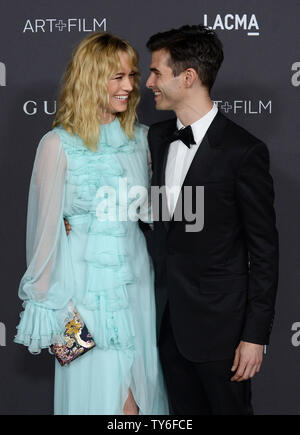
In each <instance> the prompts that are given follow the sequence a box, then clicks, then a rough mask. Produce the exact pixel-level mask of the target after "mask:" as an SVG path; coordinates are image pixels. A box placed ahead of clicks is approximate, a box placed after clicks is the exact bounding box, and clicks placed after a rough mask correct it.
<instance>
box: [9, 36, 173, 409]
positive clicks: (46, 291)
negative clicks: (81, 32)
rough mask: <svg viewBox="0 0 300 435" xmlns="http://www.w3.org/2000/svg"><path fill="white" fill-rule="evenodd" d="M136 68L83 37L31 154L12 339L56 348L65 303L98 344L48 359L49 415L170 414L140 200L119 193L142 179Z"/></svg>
mask: <svg viewBox="0 0 300 435" xmlns="http://www.w3.org/2000/svg"><path fill="white" fill-rule="evenodd" d="M137 63H138V59H137V54H136V52H135V51H134V49H133V48H132V47H131V46H130V45H129V44H128V43H127V42H126V41H124V40H122V39H120V38H117V37H115V36H113V35H110V34H108V33H96V34H92V35H90V36H88V37H87V38H85V39H84V40H83V41H82V42H81V43H80V44H79V46H78V47H77V49H76V50H75V53H74V54H73V57H72V59H71V61H70V63H69V65H68V68H67V70H66V73H65V76H64V80H63V84H62V89H61V93H60V102H59V107H58V111H57V113H56V116H55V121H54V129H53V130H52V131H50V132H48V133H47V134H46V135H45V136H44V137H43V138H42V140H41V142H40V144H39V147H38V150H37V154H36V159H35V163H34V168H33V174H32V179H31V185H30V193H29V205H28V224H27V225H28V227H27V262H28V269H27V271H26V273H25V275H24V277H23V278H22V281H21V284H20V289H19V296H20V298H21V299H22V300H24V303H23V306H24V308H25V310H24V312H23V313H22V317H21V321H20V324H19V326H18V333H17V335H16V337H15V342H17V343H21V344H24V345H26V346H28V348H29V351H31V352H32V353H39V352H40V350H41V349H42V348H46V347H49V346H50V345H51V344H53V343H60V342H61V336H62V333H63V331H64V325H65V322H66V319H68V306H69V303H70V301H71V302H72V303H73V304H74V305H75V306H76V308H77V310H78V312H79V314H80V316H81V317H82V319H83V321H84V322H85V324H86V326H87V328H88V330H89V332H90V333H91V335H92V336H93V339H94V341H95V343H96V347H94V348H93V349H91V350H90V351H89V352H87V353H86V354H84V355H82V356H80V357H79V358H77V359H76V360H74V361H72V362H71V363H70V364H68V365H67V366H64V367H62V366H60V364H59V363H58V362H57V361H56V362H55V364H56V365H55V397H54V412H55V414H138V413H139V414H166V413H168V409H167V401H166V396H165V392H164V386H163V381H162V377H161V371H160V366H159V362H158V355H157V348H156V340H155V305H154V291H153V272H152V266H151V263H150V260H149V256H148V253H147V248H146V243H145V239H144V236H143V234H142V232H141V230H140V229H139V226H138V222H137V216H138V212H139V211H140V208H141V207H142V206H143V204H144V203H145V202H146V197H147V195H146V193H145V194H144V195H143V194H140V197H139V195H136V197H134V196H132V195H131V196H130V195H128V192H129V191H130V189H131V188H132V187H134V186H137V185H138V186H142V187H144V190H143V191H144V192H146V189H147V188H148V183H149V174H148V168H147V139H146V134H147V129H146V127H145V126H142V125H140V124H138V123H136V106H137V104H138V101H139V92H138V69H137ZM103 189H104V191H105V189H106V191H105V194H103ZM107 189H111V190H112V191H113V194H112V195H108V194H107ZM132 191H133V192H134V189H133V190H132V189H131V192H132ZM139 192H141V189H140V190H139ZM107 196H109V198H108V199H107ZM111 198H113V199H114V204H110V201H111ZM135 201H136V205H137V207H136V216H132V207H131V219H128V216H126V217H127V218H126V219H125V218H124V216H125V215H126V213H127V211H128V210H129V208H130V206H132V204H133V203H134V202H135ZM112 210H113V211H115V212H116V211H117V212H118V213H115V216H116V218H113V216H112V214H113V213H112ZM124 211H125V213H124ZM121 212H122V213H121ZM107 213H108V215H107ZM121 215H122V216H121ZM120 216H121V217H120ZM64 218H66V219H67V220H68V221H69V223H70V225H71V226H72V231H71V232H70V235H69V236H67V235H66V231H65V226H64V220H63V219H64Z"/></svg>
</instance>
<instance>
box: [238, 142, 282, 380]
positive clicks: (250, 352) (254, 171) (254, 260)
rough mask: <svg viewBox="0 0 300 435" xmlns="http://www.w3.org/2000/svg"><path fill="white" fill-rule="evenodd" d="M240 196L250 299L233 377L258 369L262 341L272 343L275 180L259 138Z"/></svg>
mask: <svg viewBox="0 0 300 435" xmlns="http://www.w3.org/2000/svg"><path fill="white" fill-rule="evenodd" d="M236 188H237V190H236V191H237V198H238V204H239V209H240V213H241V216H242V221H243V227H244V233H245V238H246V243H247V248H248V253H249V285H248V301H247V307H246V314H245V323H244V329H243V333H242V340H241V342H240V344H239V346H238V348H237V349H236V354H235V360H234V363H233V367H232V371H235V370H236V373H235V375H234V376H233V378H232V380H237V381H241V380H245V379H248V378H249V377H252V376H254V374H255V373H256V372H258V371H259V369H260V365H261V362H262V354H263V345H265V344H268V343H269V336H270V333H271V329H272V325H273V319H274V306H275V299H276V292H277V283H278V233H277V229H276V218H275V211H274V190H273V180H272V177H271V175H270V173H269V153H268V149H267V147H266V146H265V145H264V144H263V143H262V142H258V143H257V144H256V145H255V146H253V147H252V148H251V149H250V150H248V152H247V153H246V155H245V156H244V158H243V161H242V163H241V166H240V169H239V173H238V177H237V185H236Z"/></svg>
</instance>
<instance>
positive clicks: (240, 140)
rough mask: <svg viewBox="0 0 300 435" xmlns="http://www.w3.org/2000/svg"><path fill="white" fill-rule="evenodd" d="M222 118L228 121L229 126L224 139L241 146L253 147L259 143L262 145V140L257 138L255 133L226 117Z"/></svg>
mask: <svg viewBox="0 0 300 435" xmlns="http://www.w3.org/2000/svg"><path fill="white" fill-rule="evenodd" d="M222 116H223V117H224V118H225V119H226V122H227V126H226V129H225V132H224V139H227V140H230V141H233V142H234V143H236V144H237V145H240V146H246V147H249V146H252V145H255V144H257V143H262V140H261V139H259V138H258V137H256V136H255V135H254V134H253V133H251V132H250V131H249V130H247V129H246V128H245V127H243V126H241V125H240V124H237V123H236V122H234V121H232V120H231V119H229V118H227V117H226V116H225V115H223V114H222Z"/></svg>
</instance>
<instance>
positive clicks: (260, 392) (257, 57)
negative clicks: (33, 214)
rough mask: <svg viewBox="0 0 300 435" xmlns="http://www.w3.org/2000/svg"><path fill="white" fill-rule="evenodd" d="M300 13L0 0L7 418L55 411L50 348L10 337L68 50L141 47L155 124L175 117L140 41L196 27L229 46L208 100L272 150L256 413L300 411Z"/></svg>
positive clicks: (289, 8)
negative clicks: (158, 105) (271, 218)
mask: <svg viewBox="0 0 300 435" xmlns="http://www.w3.org/2000/svg"><path fill="white" fill-rule="evenodd" d="M299 19H300V2H299V1H298V0H289V1H288V2H282V1H277V0H275V1H274V0H263V1H261V0H247V1H246V0H228V1H223V0H213V1H212V0H201V1H200V0H186V1H185V2H175V1H174V0H164V1H161V0H151V1H149V2H147V1H139V0H128V1H126V2H123V1H120V0H115V1H110V0H102V1H97V0H87V1H85V2H82V1H80V0H66V1H59V0H39V1H35V0H25V1H21V0H10V1H9V2H8V1H5V0H0V162H1V170H0V176H1V181H0V186H1V202H0V204H1V214H0V218H1V225H0V234H1V244H0V246H1V262H0V266H1V274H0V280H1V281H0V290H1V294H0V301H1V302H0V368H1V373H0V414H51V413H52V412H53V376H54V360H53V358H54V357H53V356H51V355H50V354H49V353H48V351H47V350H45V351H43V352H42V353H41V354H40V355H39V356H33V355H31V354H29V352H27V350H26V348H25V347H23V346H21V345H18V344H15V343H14V342H13V338H14V335H15V333H16V329H15V326H16V324H17V323H18V320H19V312H20V311H21V301H20V300H19V299H18V296H17V290H18V285H19V281H20V278H21V276H22V274H23V273H24V270H25V228H26V208H27V195H28V188H29V180H30V175H31V171H32V165H33V160H34V156H35V151H36V148H37V145H38V142H39V139H40V138H41V137H42V135H44V133H45V132H47V131H48V130H49V129H50V128H51V123H52V120H53V114H54V112H55V109H56V97H57V90H58V87H59V83H60V79H61V76H62V73H63V71H64V68H65V66H66V63H67V61H68V59H69V57H70V54H71V52H72V50H73V48H74V47H75V46H76V44H77V43H78V42H79V41H80V40H81V39H82V38H84V37H85V36H86V35H88V34H90V33H91V32H94V31H109V32H112V33H115V34H117V35H120V36H121V37H124V38H126V39H127V40H129V41H130V42H131V43H132V44H133V46H134V47H136V49H137V50H138V52H139V54H140V69H141V73H142V80H141V94H142V100H141V104H140V106H139V119H140V121H141V122H143V123H144V124H147V125H150V124H151V123H153V122H156V121H160V120H163V119H166V118H168V117H170V116H171V115H172V114H171V113H170V112H157V111H156V110H155V107H154V102H153V97H152V93H151V92H150V91H148V90H147V89H146V88H145V81H146V78H147V74H148V71H149V65H150V54H149V53H148V52H147V49H146V48H145V43H146V41H147V39H148V38H149V36H150V35H152V34H154V33H156V32H158V31H164V30H167V29H170V28H172V27H179V26H181V25H183V24H199V23H203V24H205V25H207V26H210V27H212V28H213V29H215V30H216V31H217V33H218V35H219V37H220V38H221V40H222V41H223V44H224V53H225V61H224V63H223V66H222V68H221V71H220V73H219V76H218V79H217V82H216V84H215V86H214V89H213V93H212V97H213V99H214V100H215V101H216V102H217V103H218V106H219V109H220V110H221V111H223V112H224V113H225V114H226V115H227V116H228V117H229V118H231V119H232V120H234V121H235V122H237V123H239V124H240V125H242V126H243V127H245V128H246V129H248V130H249V131H250V132H251V133H253V134H254V135H255V136H257V137H259V138H261V139H262V140H263V141H264V142H265V143H266V144H267V145H268V147H269V150H270V155H271V172H272V175H273V177H274V184H275V193H276V202H275V206H276V211H277V223H278V229H279V235H280V280H279V289H278V298H277V304H276V319H275V323H274V328H273V333H272V337H271V343H270V345H269V346H268V347H267V349H266V353H265V355H264V362H263V365H262V369H261V371H260V373H259V374H258V375H257V376H256V377H255V378H254V379H253V405H254V409H255V413H256V414H274V415H275V414H300V347H299V346H300V201H299V197H300V195H299V193H300V145H299V139H300V134H299V133H300V128H299V125H300V111H299V102H300V98H299V97H300V51H299V39H300V30H299V29H300V26H299ZM224 328H226V325H224ZM199 333H201V331H199Z"/></svg>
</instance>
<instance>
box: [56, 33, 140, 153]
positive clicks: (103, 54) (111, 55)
mask: <svg viewBox="0 0 300 435" xmlns="http://www.w3.org/2000/svg"><path fill="white" fill-rule="evenodd" d="M120 52H126V53H127V54H128V55H129V58H130V61H131V64H132V70H133V71H134V72H136V76H135V81H134V87H133V90H132V92H131V93H130V95H129V100H128V106H127V110H126V111H125V112H120V113H117V116H118V118H119V121H120V123H121V126H122V128H123V130H124V132H125V133H126V134H127V136H128V137H129V138H133V135H134V124H135V121H136V119H137V115H136V107H137V105H138V102H139V100H140V94H139V80H138V78H139V70H138V54H137V52H136V51H135V50H134V48H133V47H132V46H131V45H130V44H129V43H128V42H127V41H125V40H124V39H121V38H119V37H117V36H114V35H112V34H110V33H106V32H97V33H93V34H91V35H89V36H88V37H86V38H85V39H83V41H81V42H80V44H79V45H78V46H77V48H76V49H75V51H74V53H73V55H72V57H71V60H70V62H69V64H68V66H67V68H66V71H65V74H64V76H63V80H62V85H61V89H60V93H59V99H58V109H57V111H56V113H55V117H54V122H53V127H56V126H58V125H61V126H62V127H63V128H64V129H65V130H67V131H68V132H69V133H71V134H77V135H78V136H80V137H81V139H82V140H83V142H84V143H85V145H86V146H87V147H88V148H90V149H91V150H95V148H96V144H97V141H98V136H99V133H100V127H99V124H101V111H103V112H105V111H106V110H107V108H108V104H109V93H108V80H109V79H110V78H111V77H112V76H113V75H114V74H116V73H117V72H118V71H119V68H120V58H119V53H120Z"/></svg>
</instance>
